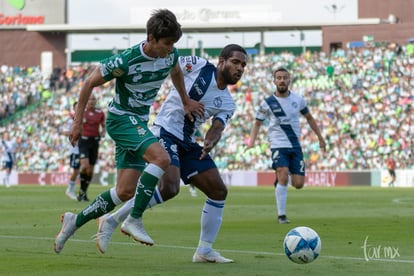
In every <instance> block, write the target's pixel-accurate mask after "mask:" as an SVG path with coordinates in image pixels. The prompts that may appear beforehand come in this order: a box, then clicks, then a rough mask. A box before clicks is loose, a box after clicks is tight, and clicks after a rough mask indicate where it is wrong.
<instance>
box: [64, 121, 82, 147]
mask: <svg viewBox="0 0 414 276" xmlns="http://www.w3.org/2000/svg"><path fill="white" fill-rule="evenodd" d="M72 124H73V118H72V117H69V119H68V121H67V122H66V126H65V131H66V132H70V128H71V127H72ZM68 151H69V155H71V154H79V147H78V142H76V145H75V146H72V144H71V143H69V142H68Z"/></svg>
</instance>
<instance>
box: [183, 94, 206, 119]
mask: <svg viewBox="0 0 414 276" xmlns="http://www.w3.org/2000/svg"><path fill="white" fill-rule="evenodd" d="M184 113H185V116H187V117H188V119H189V120H190V121H191V122H194V116H193V113H194V114H195V115H197V116H199V117H203V116H204V105H203V104H202V103H200V102H197V101H195V100H193V99H190V98H189V99H188V101H187V104H186V105H185V106H184Z"/></svg>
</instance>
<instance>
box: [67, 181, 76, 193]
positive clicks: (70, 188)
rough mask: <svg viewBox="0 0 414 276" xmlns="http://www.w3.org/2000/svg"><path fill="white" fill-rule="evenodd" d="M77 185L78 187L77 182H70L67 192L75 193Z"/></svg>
mask: <svg viewBox="0 0 414 276" xmlns="http://www.w3.org/2000/svg"><path fill="white" fill-rule="evenodd" d="M75 185H76V183H75V181H72V180H69V184H68V189H67V191H68V192H71V193H72V192H75Z"/></svg>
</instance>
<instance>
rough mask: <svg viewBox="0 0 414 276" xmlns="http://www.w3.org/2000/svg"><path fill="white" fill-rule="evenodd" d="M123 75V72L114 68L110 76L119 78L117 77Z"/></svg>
mask: <svg viewBox="0 0 414 276" xmlns="http://www.w3.org/2000/svg"><path fill="white" fill-rule="evenodd" d="M123 74H124V71H122V69H120V68H115V69H114V70H113V71H112V76H114V77H115V78H119V77H121V76H122V75H123Z"/></svg>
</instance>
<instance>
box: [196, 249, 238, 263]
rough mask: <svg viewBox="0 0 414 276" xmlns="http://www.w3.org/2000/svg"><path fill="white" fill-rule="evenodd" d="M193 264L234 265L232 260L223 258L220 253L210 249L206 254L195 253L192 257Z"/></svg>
mask: <svg viewBox="0 0 414 276" xmlns="http://www.w3.org/2000/svg"><path fill="white" fill-rule="evenodd" d="M193 263H218V264H227V263H234V261H233V260H232V259H227V258H224V257H223V256H221V255H220V253H218V252H217V251H215V250H213V249H212V250H211V251H209V252H208V253H207V254H201V253H198V252H197V251H196V252H195V253H194V255H193Z"/></svg>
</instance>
